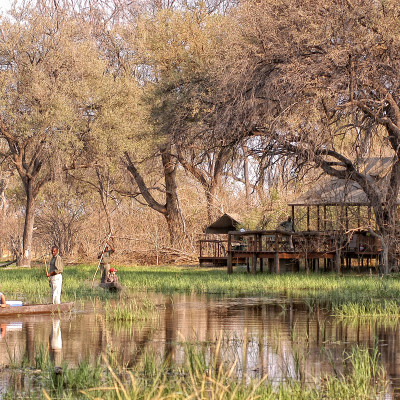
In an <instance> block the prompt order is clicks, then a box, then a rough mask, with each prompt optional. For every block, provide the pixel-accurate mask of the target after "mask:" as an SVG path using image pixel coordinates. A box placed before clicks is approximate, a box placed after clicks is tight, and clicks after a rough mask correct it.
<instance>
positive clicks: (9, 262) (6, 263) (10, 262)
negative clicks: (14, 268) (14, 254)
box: [0, 260, 17, 267]
mask: <svg viewBox="0 0 400 400" xmlns="http://www.w3.org/2000/svg"><path fill="white" fill-rule="evenodd" d="M15 262H17V260H12V261H7V262H5V263H4V264H0V267H7V266H9V265H11V264H14V263H15Z"/></svg>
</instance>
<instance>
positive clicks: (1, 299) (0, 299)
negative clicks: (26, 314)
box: [0, 292, 7, 307]
mask: <svg viewBox="0 0 400 400" xmlns="http://www.w3.org/2000/svg"><path fill="white" fill-rule="evenodd" d="M0 307H7V303H6V297H5V296H4V294H3V293H1V292H0Z"/></svg>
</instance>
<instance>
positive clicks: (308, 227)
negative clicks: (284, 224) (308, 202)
mask: <svg viewBox="0 0 400 400" xmlns="http://www.w3.org/2000/svg"><path fill="white" fill-rule="evenodd" d="M309 230H310V206H307V231H309Z"/></svg>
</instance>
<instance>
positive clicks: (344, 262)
mask: <svg viewBox="0 0 400 400" xmlns="http://www.w3.org/2000/svg"><path fill="white" fill-rule="evenodd" d="M292 245H293V247H292ZM380 251H381V249H380V245H379V242H377V239H376V238H373V237H371V236H368V235H367V234H366V233H365V232H357V233H352V235H351V236H346V235H343V233H341V234H339V233H338V232H329V231H305V232H296V233H293V234H290V233H288V232H284V231H279V230H269V231H266V230H253V231H245V232H240V231H231V232H229V233H228V238H227V240H209V239H205V240H201V241H200V257H199V263H200V265H202V264H206V263H208V264H211V265H214V266H226V267H227V270H228V273H232V272H233V265H234V264H246V265H247V269H248V271H249V272H251V273H254V274H255V273H256V271H257V268H258V269H259V270H260V271H261V272H263V271H264V267H268V269H269V270H270V271H271V272H275V273H278V274H279V273H280V272H284V271H287V270H290V271H294V270H296V269H297V270H298V269H299V264H300V262H302V263H304V265H305V269H307V270H308V269H313V270H317V269H320V268H323V269H325V270H326V269H331V270H333V269H334V264H335V263H336V265H337V263H339V264H340V267H339V268H341V267H343V268H345V267H349V266H350V267H351V266H352V265H354V264H355V265H357V266H358V267H365V266H366V267H369V268H372V267H376V266H377V265H378V263H379V256H380ZM264 262H266V265H264V264H265V263H264ZM321 266H322V267H321ZM337 268H338V267H336V269H337Z"/></svg>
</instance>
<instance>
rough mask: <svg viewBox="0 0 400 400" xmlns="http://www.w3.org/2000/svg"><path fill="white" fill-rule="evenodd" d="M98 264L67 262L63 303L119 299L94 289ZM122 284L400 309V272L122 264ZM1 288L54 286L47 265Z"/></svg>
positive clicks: (348, 311)
mask: <svg viewBox="0 0 400 400" xmlns="http://www.w3.org/2000/svg"><path fill="white" fill-rule="evenodd" d="M95 269H96V266H94V265H73V266H66V267H65V272H64V274H63V280H64V282H63V294H62V301H71V300H72V301H79V300H81V301H86V300H90V299H96V298H98V299H102V300H107V299H108V298H112V297H115V294H112V293H109V292H107V291H105V290H103V289H101V288H98V287H97V284H98V281H99V277H98V276H97V279H96V280H95V284H94V287H93V288H92V281H93V274H94V271H95ZM118 275H119V278H120V282H121V283H122V284H123V285H124V287H125V288H126V289H127V291H128V292H131V293H140V292H147V291H155V292H162V293H177V292H180V293H199V294H219V295H223V296H233V297H241V296H271V295H272V296H280V295H283V296H286V297H293V298H298V299H304V301H305V302H306V304H308V305H309V307H310V308H311V309H312V308H314V307H315V306H322V307H328V309H329V310H331V311H332V312H333V313H334V314H335V315H338V316H342V317H345V316H352V317H353V316H358V315H361V316H371V317H377V318H380V317H382V316H385V315H386V316H387V315H390V316H395V315H398V314H399V311H400V296H399V293H400V279H399V277H398V276H391V277H387V278H381V277H378V276H372V277H370V276H368V275H365V276H362V275H361V276H354V275H353V276H352V275H341V276H338V275H335V274H310V275H306V274H285V275H274V274H257V275H255V276H253V275H251V274H248V273H247V272H245V271H243V270H240V271H235V273H233V274H232V275H228V274H227V273H226V270H225V269H215V268H214V269H212V268H196V267H174V266H164V267H137V266H131V267H128V266H119V267H118ZM0 284H1V286H0V290H1V291H3V292H4V293H5V295H6V297H7V298H8V299H21V300H24V301H25V302H29V303H42V302H48V301H49V300H50V288H49V284H48V281H47V278H46V276H45V273H44V268H43V267H34V268H29V269H21V268H5V269H1V270H0Z"/></svg>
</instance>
